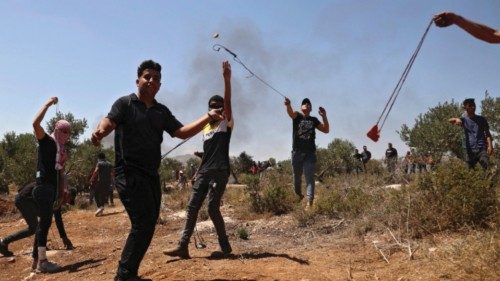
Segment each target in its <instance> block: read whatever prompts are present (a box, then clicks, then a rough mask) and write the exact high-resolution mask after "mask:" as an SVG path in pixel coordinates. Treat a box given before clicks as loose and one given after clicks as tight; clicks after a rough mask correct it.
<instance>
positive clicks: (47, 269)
mask: <svg viewBox="0 0 500 281" xmlns="http://www.w3.org/2000/svg"><path fill="white" fill-rule="evenodd" d="M59 270H61V267H60V266H59V265H57V264H56V263H53V262H50V261H48V260H40V261H38V265H37V266H36V272H39V273H53V272H57V271H59Z"/></svg>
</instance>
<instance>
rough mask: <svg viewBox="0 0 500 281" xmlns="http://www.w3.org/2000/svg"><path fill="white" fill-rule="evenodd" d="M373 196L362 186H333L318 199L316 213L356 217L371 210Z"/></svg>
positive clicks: (333, 216)
mask: <svg viewBox="0 0 500 281" xmlns="http://www.w3.org/2000/svg"><path fill="white" fill-rule="evenodd" d="M372 202H373V197H372V195H370V194H369V193H368V190H367V189H365V188H362V187H351V188H348V189H344V190H341V189H339V188H333V189H330V190H328V191H327V192H324V193H323V194H322V196H320V197H319V198H318V200H316V204H315V205H316V213H318V214H322V215H327V216H329V217H332V218H335V217H339V216H340V217H347V218H356V217H359V216H360V215H362V214H363V213H365V211H367V210H369V209H370V208H371V206H372Z"/></svg>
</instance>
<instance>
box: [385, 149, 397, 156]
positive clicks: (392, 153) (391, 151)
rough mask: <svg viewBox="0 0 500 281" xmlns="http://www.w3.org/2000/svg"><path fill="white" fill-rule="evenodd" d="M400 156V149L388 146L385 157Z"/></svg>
mask: <svg viewBox="0 0 500 281" xmlns="http://www.w3.org/2000/svg"><path fill="white" fill-rule="evenodd" d="M395 157H398V151H397V150H396V149H395V148H394V147H393V148H387V150H386V151H385V158H395Z"/></svg>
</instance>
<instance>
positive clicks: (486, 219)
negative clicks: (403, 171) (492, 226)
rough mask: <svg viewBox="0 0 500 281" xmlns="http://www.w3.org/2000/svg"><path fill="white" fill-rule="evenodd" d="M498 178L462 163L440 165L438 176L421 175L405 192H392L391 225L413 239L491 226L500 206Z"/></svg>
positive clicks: (388, 203) (388, 200)
mask: <svg viewBox="0 0 500 281" xmlns="http://www.w3.org/2000/svg"><path fill="white" fill-rule="evenodd" d="M493 180H495V179H492V178H491V177H488V176H487V173H486V172H484V171H482V170H480V169H475V170H474V169H468V168H467V167H466V165H465V164H464V163H463V162H462V161H459V160H454V161H450V162H447V163H445V164H444V165H440V166H439V167H438V168H437V169H436V171H435V172H434V173H429V174H421V175H418V176H417V177H416V179H415V181H414V182H413V183H412V184H410V185H409V186H407V187H403V188H402V189H401V190H399V191H397V190H392V191H388V193H387V195H386V204H385V209H384V213H385V214H384V217H385V218H386V219H387V224H388V225H389V226H392V227H397V228H401V226H402V225H401V224H403V223H404V224H406V229H407V230H408V231H409V232H410V233H408V235H409V236H411V237H419V236H422V235H424V234H428V233H434V232H438V231H445V230H458V229H460V228H463V227H465V226H471V227H487V226H488V224H489V223H491V222H493V221H494V219H495V215H496V209H497V206H498V201H497V200H498V199H497V198H496V192H495V184H494V182H492V181H493Z"/></svg>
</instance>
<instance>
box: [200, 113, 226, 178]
mask: <svg viewBox="0 0 500 281" xmlns="http://www.w3.org/2000/svg"><path fill="white" fill-rule="evenodd" d="M232 131H233V120H231V121H227V120H226V119H224V120H221V121H220V122H217V123H215V124H210V123H208V124H207V125H205V127H204V128H203V158H202V159H201V165H200V170H199V173H200V174H202V173H206V172H212V171H227V172H229V167H230V166H229V142H230V141H231V133H232Z"/></svg>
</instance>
